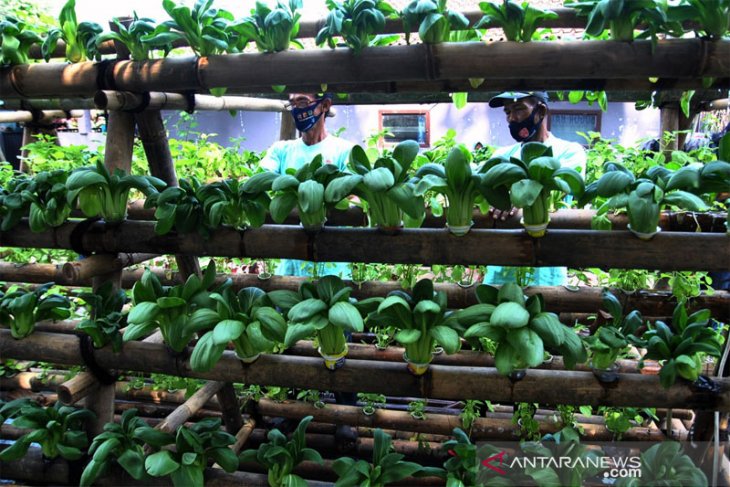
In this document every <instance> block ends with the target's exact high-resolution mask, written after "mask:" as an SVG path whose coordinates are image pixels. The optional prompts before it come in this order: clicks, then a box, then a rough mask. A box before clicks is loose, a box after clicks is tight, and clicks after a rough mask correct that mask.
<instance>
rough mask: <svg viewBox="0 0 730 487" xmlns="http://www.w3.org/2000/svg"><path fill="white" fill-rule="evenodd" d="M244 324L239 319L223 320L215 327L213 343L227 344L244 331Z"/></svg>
mask: <svg viewBox="0 0 730 487" xmlns="http://www.w3.org/2000/svg"><path fill="white" fill-rule="evenodd" d="M243 330H244V324H243V323H242V322H241V321H238V320H223V321H221V322H220V323H218V324H217V325H216V326H215V328H214V329H213V343H214V344H215V345H226V344H227V343H228V342H232V341H233V340H235V339H237V338H238V337H240V336H241V333H243Z"/></svg>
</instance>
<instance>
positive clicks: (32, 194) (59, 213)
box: [21, 169, 71, 232]
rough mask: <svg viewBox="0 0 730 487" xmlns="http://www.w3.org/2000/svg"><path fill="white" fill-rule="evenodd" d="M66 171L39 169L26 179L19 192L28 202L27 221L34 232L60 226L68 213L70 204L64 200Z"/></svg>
mask: <svg viewBox="0 0 730 487" xmlns="http://www.w3.org/2000/svg"><path fill="white" fill-rule="evenodd" d="M68 176H69V174H68V172H67V171H64V170H61V169H58V170H55V171H41V172H39V173H38V174H36V175H35V177H34V178H33V179H31V180H29V181H28V184H27V186H25V188H24V189H23V191H22V192H21V196H22V198H23V199H24V200H25V201H26V202H27V203H29V204H30V210H29V213H28V221H29V223H30V229H31V231H34V232H44V231H46V230H48V229H50V228H55V227H58V226H61V225H62V224H63V223H64V222H65V221H66V219H67V218H68V216H69V214H70V213H71V206H70V205H69V203H68V202H67V200H66V194H67V191H66V180H67V178H68Z"/></svg>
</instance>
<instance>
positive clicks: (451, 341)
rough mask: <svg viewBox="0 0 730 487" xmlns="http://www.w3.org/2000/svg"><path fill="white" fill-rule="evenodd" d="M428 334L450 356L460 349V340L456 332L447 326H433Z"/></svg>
mask: <svg viewBox="0 0 730 487" xmlns="http://www.w3.org/2000/svg"><path fill="white" fill-rule="evenodd" d="M429 334H430V335H431V336H432V337H433V339H434V340H436V342H437V343H438V344H439V345H441V346H442V347H444V351H445V352H446V353H447V354H449V355H451V354H452V353H456V352H458V351H459V349H460V348H461V339H460V338H459V334H458V333H457V332H456V330H454V329H452V328H449V327H448V326H435V327H433V328H431V330H429Z"/></svg>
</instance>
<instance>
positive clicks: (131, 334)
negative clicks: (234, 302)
mask: <svg viewBox="0 0 730 487" xmlns="http://www.w3.org/2000/svg"><path fill="white" fill-rule="evenodd" d="M214 283H215V262H214V261H213V260H211V261H210V263H209V264H208V267H207V268H206V270H205V272H204V274H203V279H202V280H201V279H200V278H199V277H198V276H197V275H195V274H192V275H191V276H190V277H188V279H187V281H185V284H178V285H176V286H162V285H161V284H160V280H159V279H158V278H157V276H156V275H155V274H154V273H152V272H151V271H150V270H149V269H147V270H145V272H144V274H142V279H140V280H139V281H137V282H136V283H135V284H134V287H132V303H133V306H132V309H131V310H130V311H129V314H127V324H128V326H127V328H126V329H125V331H124V341H125V342H128V341H130V340H137V339H139V338H141V337H143V336H146V335H149V334H150V333H152V332H153V331H154V330H155V329H156V328H159V329H160V332H161V333H162V338H163V340H164V342H165V344H166V345H167V346H168V347H170V349H171V350H172V351H173V352H174V353H177V354H181V353H183V351H184V350H185V347H186V346H187V345H188V344H189V343H190V341H191V340H192V339H193V337H194V336H195V334H196V333H197V332H198V331H200V330H204V329H206V328H207V327H209V326H211V325H212V324H213V323H215V322H216V321H215V320H216V319H217V316H218V315H217V314H216V313H215V312H213V313H211V311H212V310H210V309H208V308H211V307H212V303H213V301H212V300H211V298H210V291H209V290H210V289H211V288H212V287H213V284H214Z"/></svg>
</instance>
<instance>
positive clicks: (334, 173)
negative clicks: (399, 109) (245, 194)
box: [270, 155, 362, 231]
mask: <svg viewBox="0 0 730 487" xmlns="http://www.w3.org/2000/svg"><path fill="white" fill-rule="evenodd" d="M360 181H362V176H357V175H351V174H346V173H344V172H342V171H340V170H339V169H338V168H337V166H336V165H334V164H323V163H322V155H317V156H316V157H315V158H314V159H312V162H310V163H308V164H304V165H303V166H302V167H301V168H299V169H298V170H296V171H294V170H287V174H282V175H280V176H278V177H277V178H276V179H275V180H274V182H273V183H272V185H271V190H272V191H273V192H274V197H273V199H272V200H271V206H270V211H271V218H272V219H273V220H274V221H275V222H276V223H283V222H284V220H285V219H286V217H288V216H289V214H290V213H291V211H292V210H293V209H294V207H296V208H297V209H298V210H299V219H300V220H301V222H302V226H303V227H304V229H305V230H309V231H316V230H319V229H321V228H322V226H323V225H324V223H325V221H326V220H327V209H328V208H332V207H334V206H335V205H337V203H339V202H340V201H342V199H344V198H345V197H347V196H348V195H349V194H350V193H351V192H352V191H353V188H355V186H357V185H358V183H360Z"/></svg>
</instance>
